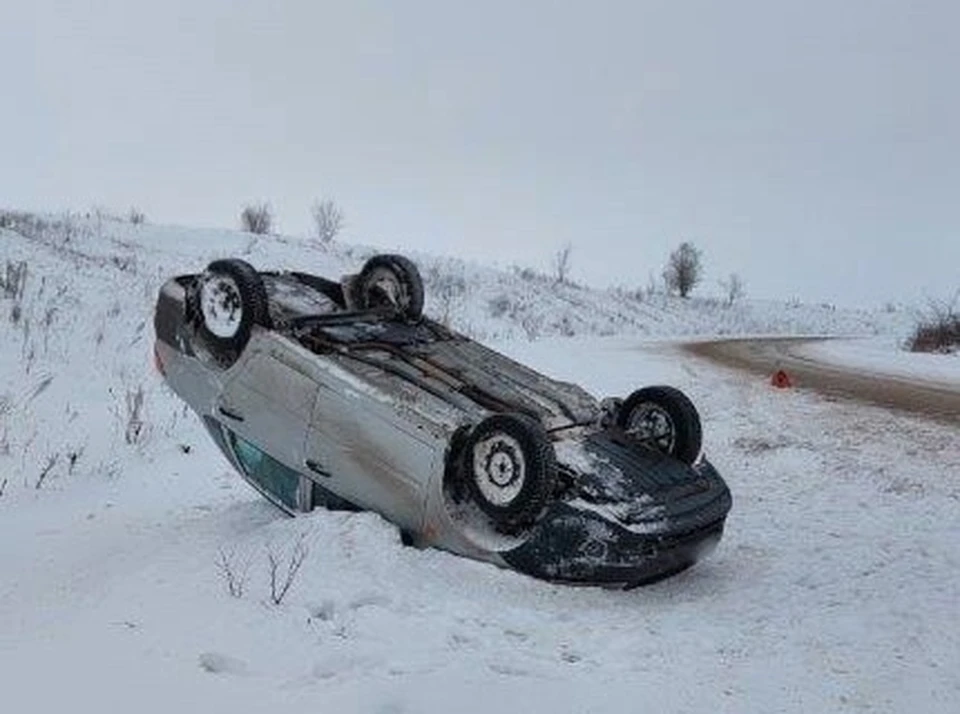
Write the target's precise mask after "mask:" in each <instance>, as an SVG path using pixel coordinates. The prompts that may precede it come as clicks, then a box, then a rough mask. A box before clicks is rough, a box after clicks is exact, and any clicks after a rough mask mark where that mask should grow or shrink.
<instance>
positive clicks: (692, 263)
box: [663, 241, 703, 298]
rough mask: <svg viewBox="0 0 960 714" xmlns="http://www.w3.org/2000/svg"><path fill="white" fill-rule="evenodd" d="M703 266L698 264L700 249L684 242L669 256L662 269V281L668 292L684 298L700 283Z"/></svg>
mask: <svg viewBox="0 0 960 714" xmlns="http://www.w3.org/2000/svg"><path fill="white" fill-rule="evenodd" d="M702 275H703V266H702V265H701V263H700V249H699V248H697V247H696V246H694V245H693V243H688V242H686V241H684V242H683V243H681V244H680V247H679V248H677V249H676V250H675V251H673V252H672V253H671V254H670V258H669V260H668V261H667V266H666V267H665V268H664V269H663V279H664V282H666V284H667V288H668V289H669V290H676V291H677V292H678V293H680V297H682V298H685V297H687V296H688V295H689V294H690V291H691V290H693V288H694V287H695V286H696V284H697V283H699V282H700V278H701V277H702Z"/></svg>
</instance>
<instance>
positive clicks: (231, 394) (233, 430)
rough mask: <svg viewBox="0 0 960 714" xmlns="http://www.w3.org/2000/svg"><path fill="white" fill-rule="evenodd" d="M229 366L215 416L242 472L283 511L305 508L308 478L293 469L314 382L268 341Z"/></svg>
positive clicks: (299, 457)
mask: <svg viewBox="0 0 960 714" xmlns="http://www.w3.org/2000/svg"><path fill="white" fill-rule="evenodd" d="M232 371H233V374H232V375H231V377H230V378H229V380H228V381H227V382H226V384H225V385H224V388H223V390H222V391H221V392H220V394H219V396H218V399H217V404H216V418H217V419H218V420H219V422H220V423H221V424H222V425H223V427H224V428H225V430H226V431H227V432H228V439H227V443H228V445H229V447H230V449H231V451H232V454H233V456H234V458H235V460H236V461H237V462H238V463H239V465H240V467H241V470H242V472H243V475H244V476H246V477H247V480H249V481H251V483H253V485H254V486H255V487H257V488H258V489H259V490H260V491H262V492H264V494H265V495H267V496H268V497H269V498H270V500H272V501H274V502H279V504H278V505H281V506H282V507H284V509H285V510H288V511H294V510H301V511H305V510H310V498H309V494H310V489H309V483H300V480H301V477H300V475H299V473H300V472H301V471H302V470H303V461H304V441H305V439H306V436H307V429H308V426H309V424H310V418H311V414H312V412H313V406H314V401H315V400H316V394H317V383H316V381H315V380H314V379H312V378H311V377H310V376H308V375H307V374H305V373H304V371H303V370H301V369H300V368H298V367H297V366H296V365H295V363H294V360H290V359H284V353H283V350H282V349H281V346H271V345H269V344H266V345H257V346H251V348H249V349H248V350H247V353H246V354H245V355H244V356H243V358H242V359H241V361H240V362H238V363H237V364H236V365H235V367H234V369H233V370H232ZM303 481H304V482H306V481H307V479H306V478H303Z"/></svg>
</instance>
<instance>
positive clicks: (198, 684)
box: [0, 221, 960, 714]
mask: <svg viewBox="0 0 960 714" xmlns="http://www.w3.org/2000/svg"><path fill="white" fill-rule="evenodd" d="M97 223H98V222H95V221H89V222H82V221H81V222H79V223H78V224H77V226H75V230H74V231H73V234H72V235H71V237H70V240H67V241H64V240H62V237H63V236H62V233H61V234H57V233H55V232H51V233H49V234H45V235H42V236H35V237H34V238H33V239H27V238H24V237H23V236H22V235H21V234H20V233H15V232H13V231H9V230H2V229H0V261H2V262H0V271H2V270H3V268H4V266H5V264H6V263H8V262H14V263H15V262H17V261H20V260H24V261H27V263H28V266H29V276H28V281H27V284H26V289H25V291H24V295H23V296H22V297H21V298H20V299H19V304H20V306H21V316H20V317H19V318H18V320H17V321H16V322H14V321H13V320H12V319H11V317H12V308H13V305H12V303H13V302H14V301H15V300H14V299H13V298H11V297H9V296H7V297H4V293H3V292H2V291H0V484H3V486H2V487H0V488H2V495H0V686H2V689H0V691H2V698H3V707H4V710H5V711H12V712H17V711H37V712H47V711H115V710H120V709H121V708H123V709H130V710H136V711H143V712H153V711H156V712H165V713H166V712H169V711H171V710H184V711H198V710H202V709H208V710H213V711H232V712H238V713H239V712H261V711H267V710H269V711H272V712H276V711H307V710H309V711H343V712H376V713H384V712H394V713H399V712H449V711H458V712H466V713H471V712H478V713H480V712H483V713H484V714H488V713H489V712H490V711H496V710H506V711H562V712H567V711H590V712H617V713H620V712H624V711H633V710H636V709H640V708H642V709H644V710H650V711H660V712H688V711H706V710H710V711H730V712H772V711H778V712H780V711H783V712H809V711H842V712H846V711H851V712H852V711H861V710H871V711H877V712H902V711H913V710H916V711H924V712H933V713H936V712H944V713H946V712H955V711H956V703H957V701H960V674H958V673H960V630H958V628H957V627H956V624H955V620H956V610H957V603H958V602H960V558H958V556H957V552H958V548H957V546H958V544H960V508H958V501H960V482H958V479H957V476H958V475H960V438H958V433H957V429H956V428H955V427H950V426H947V425H944V424H938V423H933V422H927V421H924V420H923V419H922V418H920V417H916V416H910V415H904V414H900V413H894V412H889V411H886V410H883V409H881V408H877V407H867V406H862V405H859V404H856V403H853V402H847V401H842V400H829V399H824V398H820V397H818V396H816V395H815V394H813V393H808V392H803V391H796V390H775V389H772V388H770V387H769V385H768V384H767V382H766V380H765V379H760V378H754V377H753V376H751V375H747V374H744V373H740V372H734V371H730V370H727V369H723V368H720V367H716V366H713V365H712V364H709V363H706V362H701V361H698V360H695V359H693V358H690V357H688V356H686V355H685V354H684V353H682V352H680V351H679V350H677V348H676V345H675V344H674V342H673V340H672V339H670V338H676V337H678V336H683V335H713V334H724V333H726V334H733V333H736V334H742V333H755V332H771V333H778V334H791V333H816V334H847V335H849V334H857V335H878V336H879V337H878V340H876V341H873V342H869V343H863V344H860V343H848V344H853V346H852V347H845V346H843V345H842V344H841V343H836V344H833V343H829V344H820V345H817V346H816V347H815V349H816V350H825V351H826V352H825V353H824V354H826V355H827V356H829V357H831V358H836V359H838V360H842V359H847V358H849V359H864V360H866V359H868V357H867V355H868V353H873V354H874V357H873V358H869V359H879V360H881V361H884V366H889V365H890V364H891V363H894V362H902V363H903V364H907V363H909V368H908V369H909V372H910V374H911V376H914V377H916V376H926V377H929V378H936V379H943V378H944V376H945V375H944V373H942V372H941V371H940V370H941V367H933V366H932V365H933V364H934V363H933V362H931V361H930V360H927V359H924V358H919V359H918V357H921V356H915V355H908V354H906V353H903V354H901V353H899V352H896V351H895V350H894V347H895V345H896V342H897V341H898V340H899V339H900V338H901V336H902V335H904V334H905V333H906V331H907V330H908V324H907V322H906V320H905V317H904V315H903V314H900V313H887V312H881V311H878V312H844V311H840V310H832V309H827V308H819V307H808V306H786V305H779V306H776V305H772V304H755V303H750V302H749V301H745V302H744V304H743V305H741V306H735V308H734V309H732V310H733V311H731V310H726V309H724V308H722V307H719V306H712V307H711V306H709V305H707V304H706V303H705V302H701V303H693V304H691V303H685V302H682V301H676V300H670V299H667V298H663V297H661V296H654V297H650V298H644V300H642V301H640V302H634V303H631V302H630V301H629V299H628V298H625V297H623V296H622V295H615V294H613V293H611V292H606V291H604V292H596V291H590V290H587V289H585V288H577V287H573V286H551V285H550V284H548V283H544V282H542V281H541V282H537V280H539V278H537V279H528V278H525V277H523V276H521V275H520V274H519V272H517V271H513V272H498V271H495V270H493V269H490V268H485V267H482V266H472V265H468V264H465V263H461V262H457V261H453V260H449V259H432V258H424V259H423V261H422V265H423V266H424V273H425V275H427V276H428V279H431V278H430V277H429V276H430V275H431V274H433V277H432V280H433V284H434V287H437V286H438V285H440V286H442V284H443V281H442V280H441V279H440V278H441V277H442V276H443V275H454V276H455V277H457V278H458V279H459V278H462V279H463V281H464V283H465V285H466V286H467V287H466V288H465V291H464V293H463V294H462V295H461V294H460V293H459V292H457V290H456V289H451V292H449V293H447V294H449V295H452V296H453V297H451V298H450V299H449V300H448V299H447V298H445V297H443V295H441V297H440V299H437V298H434V299H433V300H434V301H433V302H431V303H428V304H429V309H430V310H431V311H433V314H434V315H437V316H440V317H443V316H444V315H446V317H447V318H448V319H449V320H450V321H451V323H452V324H453V325H454V326H457V327H460V328H461V329H467V330H468V331H470V332H471V333H472V334H475V335H478V336H481V337H483V338H484V339H485V340H487V341H488V342H491V343H492V344H493V346H495V347H497V348H498V349H503V350H505V351H506V352H507V353H508V354H510V356H512V357H514V358H516V359H519V360H521V361H523V362H526V363H529V364H531V365H533V366H535V367H537V368H539V369H542V370H544V371H546V372H547V373H549V374H551V375H552V376H555V377H558V378H561V379H566V380H570V381H576V382H579V383H581V384H583V385H584V386H585V387H586V388H588V389H589V390H590V391H592V392H593V393H595V394H596V395H598V396H604V395H618V396H623V395H626V394H627V393H629V392H630V391H632V390H633V389H634V388H636V387H638V386H641V385H644V384H650V383H669V384H674V385H675V386H678V387H680V388H681V389H683V390H685V391H686V392H687V393H688V394H689V395H690V396H691V398H692V399H693V401H694V403H696V404H697V405H698V407H699V408H700V410H701V414H702V418H703V421H704V425H705V436H704V439H705V452H706V454H707V455H708V457H709V458H710V459H711V461H712V462H713V463H714V464H715V465H716V466H717V467H718V469H719V470H720V471H721V473H722V474H724V476H725V477H726V478H727V480H728V482H729V484H730V486H731V490H732V492H733V495H734V507H733V511H732V512H731V515H730V518H729V520H728V525H727V531H726V533H725V535H724V538H723V540H722V541H721V543H720V545H719V547H718V548H717V550H716V551H715V552H714V553H713V554H712V555H711V556H710V557H709V558H707V559H706V560H704V561H703V562H702V563H700V564H698V565H697V566H696V567H695V568H693V569H692V570H690V571H687V572H686V573H683V574H681V575H679V576H676V577H673V578H671V579H668V580H667V581H664V582H662V583H659V584H656V585H652V586H647V587H643V588H640V589H637V590H633V591H629V592H621V591H606V590H602V589H598V588H574V587H567V586H558V585H551V584H548V583H544V582H540V581H536V580H533V579H530V578H527V577H525V576H522V575H519V574H517V573H513V572H509V571H504V570H499V569H497V568H495V567H494V566H491V565H489V564H485V563H480V562H475V561H471V560H468V559H464V558H459V557H456V556H453V555H450V554H448V553H444V552H441V551H437V550H416V549H413V548H409V547H405V546H403V545H402V544H401V542H400V537H399V534H398V532H397V530H396V529H395V528H394V527H393V526H391V525H390V524H389V523H387V522H385V521H384V520H382V519H381V518H379V517H377V516H376V515H373V514H369V513H359V514H344V513H332V512H326V511H317V512H315V513H313V514H310V515H309V516H304V517H299V518H296V519H289V518H286V517H284V516H282V515H281V514H280V513H279V512H278V511H277V510H276V509H274V508H273V507H272V506H270V505H269V504H268V503H266V502H265V501H264V500H263V499H262V498H261V497H259V496H258V495H257V494H256V493H255V492H254V491H253V490H252V489H250V488H249V487H247V486H246V485H245V484H244V483H243V482H242V481H241V479H240V478H239V477H238V476H237V475H236V474H234V473H232V472H231V470H230V467H229V466H228V464H227V463H226V461H225V460H224V459H223V458H222V456H220V455H219V453H218V452H217V451H216V449H215V447H214V446H213V444H212V443H211V442H210V440H209V438H208V437H207V435H206V433H205V432H204V431H203V430H202V428H201V426H200V424H199V423H198V421H197V419H196V418H195V417H194V416H193V415H192V414H188V413H186V412H185V411H184V410H183V407H182V405H181V404H180V403H179V402H178V401H177V400H176V399H175V398H174V397H173V396H172V395H171V394H170V393H169V392H168V390H166V388H165V387H164V386H163V385H162V383H161V381H160V379H159V377H158V376H157V375H156V374H155V373H154V372H153V369H152V366H151V364H152V355H151V345H152V334H151V328H150V320H151V316H152V312H151V310H152V304H153V300H154V299H155V296H156V291H157V289H158V288H159V285H160V283H161V281H162V280H163V279H164V278H165V277H167V276H168V275H171V274H175V273H180V272H193V271H196V270H199V269H201V268H202V267H203V266H204V265H206V263H207V262H209V260H211V259H213V258H215V257H224V256H229V255H238V256H240V257H244V258H246V259H248V260H252V262H253V263H254V264H255V265H257V266H258V267H261V268H264V269H266V268H269V267H291V266H292V267H297V268H300V269H304V270H313V271H316V272H319V273H321V274H324V275H338V274H341V273H346V272H351V271H354V270H356V268H357V267H358V266H359V264H360V263H362V260H363V256H364V255H366V254H367V253H366V252H365V251H363V250H362V249H359V248H356V247H351V246H340V247H335V248H333V249H330V250H319V249H316V248H314V247H312V246H310V245H308V244H306V243H304V242H303V241H299V240H298V239H295V238H289V237H276V236H264V237H253V236H250V235H248V234H239V233H232V232H227V231H222V232H217V231H196V230H190V229H182V228H170V227H160V226H149V225H146V226H137V227H134V226H129V225H125V224H120V223H113V222H106V223H103V222H100V225H97ZM2 275H3V273H2V272H0V276H2ZM454 283H455V284H459V283H458V282H457V281H456V280H455V281H454ZM429 291H430V287H429V285H428V292H429ZM435 294H436V291H435ZM501 294H502V295H505V302H506V303H509V306H518V307H517V308H516V310H515V314H512V313H511V309H510V307H509V306H508V308H507V309H506V310H505V311H503V312H499V308H498V309H496V310H491V309H490V303H489V301H490V300H492V299H494V298H496V297H498V296H500V295H501ZM502 302H503V301H502ZM502 302H501V303H498V305H501V304H502ZM564 318H565V319H566V322H564ZM564 332H573V333H574V336H572V337H559V336H558V335H561V334H563V333H564ZM608 333H609V336H601V335H605V334H608ZM614 333H615V334H614ZM528 336H536V337H537V338H538V339H535V340H528V339H526V338H527V337H528ZM847 350H849V351H847ZM845 351H847V352H845ZM881 353H883V356H879V355H881ZM945 359H946V360H949V359H953V360H954V361H956V358H950V357H947V358H945ZM858 364H861V365H863V366H865V367H870V365H868V364H866V363H865V362H860V363H858ZM937 364H940V365H943V364H952V363H950V362H937ZM871 368H872V367H871ZM946 369H947V370H948V374H946V376H947V378H948V379H951V380H953V381H954V382H956V381H957V378H956V373H955V372H952V371H951V370H952V367H946ZM138 394H140V395H141V396H140V397H139V400H140V404H141V406H140V407H139V408H137V407H136V404H137V403H138V397H137V395H138ZM134 413H136V416H137V418H132V417H133V416H134ZM72 455H73V456H72ZM51 463H52V465H50V468H49V469H47V472H46V475H45V476H43V478H42V479H41V474H42V473H43V472H44V470H45V469H46V467H47V466H48V464H51ZM301 538H302V539H303V540H302V542H303V544H304V545H305V546H306V547H307V549H308V553H307V557H306V560H305V561H304V563H303V567H302V569H301V570H300V571H299V573H298V575H297V576H296V579H295V581H294V582H293V585H292V587H291V589H290V591H289V593H288V595H287V596H286V598H285V599H284V600H283V601H282V602H281V603H280V604H279V605H274V604H273V603H272V602H271V600H270V596H269V594H270V585H269V581H270V578H269V569H268V554H269V553H273V554H274V556H275V557H277V558H278V559H279V563H280V576H281V577H283V574H284V573H285V572H286V567H287V563H288V559H289V557H290V556H291V553H292V552H293V549H294V548H295V546H296V544H297V542H298V541H299V540H300V539H301ZM222 558H226V560H227V562H228V563H229V565H230V567H231V568H232V569H233V571H234V572H235V574H238V575H239V576H241V577H243V578H244V585H245V588H244V591H243V594H242V595H241V596H240V597H232V596H231V595H230V594H229V593H228V589H227V585H226V580H225V577H224V575H223V572H222V568H221V567H218V561H221V559H222Z"/></svg>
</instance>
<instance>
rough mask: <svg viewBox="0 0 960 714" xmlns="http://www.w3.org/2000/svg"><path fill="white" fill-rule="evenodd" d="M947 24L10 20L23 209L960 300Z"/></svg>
mask: <svg viewBox="0 0 960 714" xmlns="http://www.w3.org/2000/svg"><path fill="white" fill-rule="evenodd" d="M958 30H960V4H958V3H956V2H954V1H952V0H942V1H928V2H924V1H923V0H920V1H918V2H905V1H904V0H895V1H894V0H803V1H802V2H777V1H776V0H727V1H725V2H719V1H715V0H698V1H696V2H685V1H684V0H663V1H662V2H659V1H658V2H654V1H650V0H636V1H634V2H599V1H594V2H562V1H561V2H546V1H545V0H535V1H528V2H521V1H519V0H518V1H516V2H500V1H490V0H485V1H483V2H479V1H476V0H474V1H471V2H456V1H454V0H450V1H448V2H416V1H414V0H409V1H404V2H401V1H399V0H394V1H392V2H387V1H384V2H374V1H371V0H350V1H348V0H344V1H343V2H323V1H322V0H298V1H296V2H293V1H289V2H283V1H282V0H274V1H272V2H259V1H257V2H253V1H248V2H240V1H233V0H162V1H157V0H152V1H151V2H140V1H139V0H116V1H109V2H107V1H104V2H96V1H90V2H78V1H75V0H74V1H71V2H66V1H64V2H50V1H49V0H34V1H33V2H30V1H29V0H28V1H25V2H17V3H11V2H9V0H0V80H2V82H0V92H2V94H0V205H4V206H9V207H17V208H32V209H43V210H63V209H87V208H89V207H90V206H92V205H100V206H104V207H107V208H111V209H115V210H126V209H127V208H128V207H129V206H134V205H135V206H138V207H140V208H141V209H142V210H143V211H145V212H146V214H147V217H148V219H149V220H151V221H153V222H158V223H179V224H186V225H200V226H229V227H233V226H236V225H237V214H238V213H239V210H240V207H241V206H242V205H243V204H244V203H245V202H248V201H251V200H259V199H264V200H268V201H270V202H271V203H272V205H273V206H274V208H275V211H276V213H277V217H278V222H279V229H280V230H281V231H284V232H291V233H303V232H306V231H307V230H308V228H309V223H310V219H309V207H310V204H311V202H312V201H313V200H314V199H315V198H316V197H318V196H329V197H332V198H334V199H335V200H336V201H337V202H338V203H339V204H340V205H341V207H342V208H343V210H344V212H345V214H346V218H347V222H348V226H347V229H346V233H345V236H344V238H345V239H346V240H353V241H364V242H367V243H372V244H374V245H383V246H387V247H391V248H396V247H399V248H416V249H424V250H430V251H434V252H439V253H446V254H455V255H463V256H466V257H471V258H477V259H481V260H485V261H491V260H496V261H499V262H500V263H502V264H504V265H509V264H512V263H518V264H521V265H531V266H535V267H539V268H542V269H546V268H548V267H549V265H550V261H551V257H552V255H553V254H554V253H555V252H556V251H557V250H558V249H559V248H560V247H561V246H562V245H564V244H565V243H567V242H569V243H571V244H572V245H573V254H572V266H573V277H574V278H576V279H580V280H584V281H587V282H590V283H593V284H596V285H607V284H623V285H628V286H637V285H645V284H646V283H647V282H648V280H649V277H650V276H651V275H657V276H658V275H659V273H660V271H661V268H662V265H663V263H664V260H665V258H666V255H667V254H668V253H669V251H670V249H671V248H672V247H675V246H676V245H677V244H678V243H679V242H680V241H683V240H689V241H692V242H693V243H695V244H696V245H698V246H699V247H701V248H702V249H703V253H704V261H705V267H706V276H705V282H704V285H703V286H702V288H701V290H700V292H702V293H709V292H716V291H717V290H718V288H717V287H716V282H717V280H718V279H721V278H723V277H726V276H727V275H728V274H729V273H730V272H732V271H736V272H738V273H739V274H740V275H741V276H742V277H743V278H744V280H745V282H746V285H747V290H748V293H749V294H750V295H753V296H757V297H780V298H786V299H789V298H800V299H804V300H810V301H817V302H819V301H831V302H838V303H842V304H863V305H878V304H881V303H883V302H885V301H887V300H911V301H914V302H918V303H919V302H922V301H923V300H924V297H925V296H929V297H940V298H945V297H949V296H950V295H951V294H952V293H953V292H954V291H955V290H957V289H958V288H960V201H958V200H957V199H958V196H957V194H958V188H960V78H958V74H960V49H958V48H960V42H958V40H957V36H958Z"/></svg>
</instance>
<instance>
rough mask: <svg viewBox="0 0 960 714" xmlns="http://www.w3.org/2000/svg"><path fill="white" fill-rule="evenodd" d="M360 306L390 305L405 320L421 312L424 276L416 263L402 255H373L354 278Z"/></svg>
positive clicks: (366, 307)
mask: <svg viewBox="0 0 960 714" xmlns="http://www.w3.org/2000/svg"><path fill="white" fill-rule="evenodd" d="M354 289H355V290H356V295H357V298H358V303H359V306H360V308H361V309H363V310H367V309H370V308H376V307H384V306H389V307H392V308H394V309H396V310H397V312H399V314H400V316H401V317H403V318H404V319H407V320H419V319H420V316H421V315H422V314H423V279H422V278H421V277H420V271H419V270H418V269H417V266H416V264H415V263H414V262H413V261H412V260H410V259H408V258H405V257H404V256H402V255H375V256H373V257H372V258H370V260H368V261H367V262H366V263H365V264H364V266H363V270H361V271H360V275H359V276H358V277H357V282H356V286H355V288H354Z"/></svg>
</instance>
